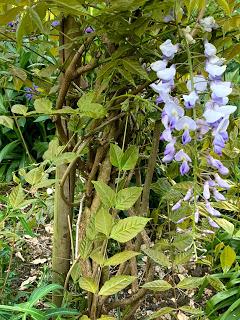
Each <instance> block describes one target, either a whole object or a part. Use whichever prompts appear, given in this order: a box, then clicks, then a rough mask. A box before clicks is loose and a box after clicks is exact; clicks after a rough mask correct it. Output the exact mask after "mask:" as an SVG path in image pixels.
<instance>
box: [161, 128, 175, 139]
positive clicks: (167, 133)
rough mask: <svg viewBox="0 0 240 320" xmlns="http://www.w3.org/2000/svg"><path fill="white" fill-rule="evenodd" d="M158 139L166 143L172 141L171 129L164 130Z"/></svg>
mask: <svg viewBox="0 0 240 320" xmlns="http://www.w3.org/2000/svg"><path fill="white" fill-rule="evenodd" d="M160 139H161V140H164V141H168V142H170V141H172V140H173V138H172V132H171V129H170V128H167V129H165V130H164V131H163V132H162V134H161V136H160Z"/></svg>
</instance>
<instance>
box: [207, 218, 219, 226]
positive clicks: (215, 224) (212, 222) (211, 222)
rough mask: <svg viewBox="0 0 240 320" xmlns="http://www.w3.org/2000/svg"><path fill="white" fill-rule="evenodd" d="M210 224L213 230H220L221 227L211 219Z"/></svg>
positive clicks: (209, 219)
mask: <svg viewBox="0 0 240 320" xmlns="http://www.w3.org/2000/svg"><path fill="white" fill-rule="evenodd" d="M208 223H209V224H210V226H211V227H213V228H219V225H218V224H217V223H216V222H215V221H213V220H212V219H211V218H208Z"/></svg>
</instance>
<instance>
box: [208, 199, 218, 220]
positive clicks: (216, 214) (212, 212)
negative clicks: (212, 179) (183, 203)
mask: <svg viewBox="0 0 240 320" xmlns="http://www.w3.org/2000/svg"><path fill="white" fill-rule="evenodd" d="M205 207H206V210H207V212H208V213H210V214H211V215H212V216H214V217H220V216H221V213H220V212H219V211H218V210H216V209H214V208H213V207H212V206H211V204H210V202H208V201H206V204H205Z"/></svg>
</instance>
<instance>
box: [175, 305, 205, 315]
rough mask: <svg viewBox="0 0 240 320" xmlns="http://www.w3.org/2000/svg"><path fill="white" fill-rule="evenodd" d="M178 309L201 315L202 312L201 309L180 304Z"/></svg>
mask: <svg viewBox="0 0 240 320" xmlns="http://www.w3.org/2000/svg"><path fill="white" fill-rule="evenodd" d="M179 309H180V310H181V311H183V312H186V313H190V314H193V315H196V316H201V315H202V314H203V311H202V310H201V309H195V308H191V307H189V306H182V307H180V308H179Z"/></svg>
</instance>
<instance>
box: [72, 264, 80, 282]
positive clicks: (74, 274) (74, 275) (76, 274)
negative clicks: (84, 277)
mask: <svg viewBox="0 0 240 320" xmlns="http://www.w3.org/2000/svg"><path fill="white" fill-rule="evenodd" d="M71 277H72V279H73V282H74V283H76V282H77V281H78V280H79V278H80V277H81V268H80V264H79V263H75V264H74V267H73V269H72V271H71Z"/></svg>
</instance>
